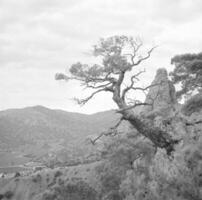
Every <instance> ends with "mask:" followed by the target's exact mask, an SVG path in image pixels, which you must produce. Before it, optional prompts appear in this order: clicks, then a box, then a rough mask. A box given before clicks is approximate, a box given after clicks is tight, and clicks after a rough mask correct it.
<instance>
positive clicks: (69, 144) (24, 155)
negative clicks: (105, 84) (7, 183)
mask: <svg viewBox="0 0 202 200" xmlns="http://www.w3.org/2000/svg"><path fill="white" fill-rule="evenodd" d="M118 118H119V115H117V114H115V112H114V111H106V112H100V113H96V114H93V115H85V114H79V113H71V112H66V111H62V110H51V109H48V108H45V107H42V106H35V107H27V108H24V109H10V110H5V111H1V112H0V156H1V160H0V167H3V168H0V172H1V171H2V172H4V171H5V167H7V166H16V165H17V166H18V165H20V164H21V165H22V164H26V163H27V162H30V161H34V162H36V161H37V162H40V163H41V162H49V160H50V159H53V158H54V157H59V158H60V160H61V159H62V160H65V161H66V160H69V159H70V157H74V156H77V157H79V156H81V155H83V153H84V152H83V150H82V149H84V148H85V142H86V139H87V137H88V136H92V135H98V134H100V132H102V131H103V130H105V129H108V128H109V127H110V126H112V125H113V124H114V123H116V121H117V119H118ZM78 144H79V145H78ZM86 151H88V149H86ZM67 155H68V156H67ZM44 160H45V161H44ZM14 169H15V168H14ZM6 171H7V170H6ZM9 171H10V170H9Z"/></svg>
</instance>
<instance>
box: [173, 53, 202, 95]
mask: <svg viewBox="0 0 202 200" xmlns="http://www.w3.org/2000/svg"><path fill="white" fill-rule="evenodd" d="M171 64H174V65H175V68H174V70H173V71H172V72H171V73H170V75H171V78H172V81H173V83H174V84H178V83H180V84H181V89H180V90H179V91H177V94H176V95H177V97H178V98H179V99H180V98H181V97H182V96H183V95H185V96H187V95H191V94H192V93H193V92H194V91H197V92H201V89H202V53H198V54H182V55H177V56H175V57H173V58H172V59H171Z"/></svg>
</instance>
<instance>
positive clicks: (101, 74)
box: [56, 36, 177, 154]
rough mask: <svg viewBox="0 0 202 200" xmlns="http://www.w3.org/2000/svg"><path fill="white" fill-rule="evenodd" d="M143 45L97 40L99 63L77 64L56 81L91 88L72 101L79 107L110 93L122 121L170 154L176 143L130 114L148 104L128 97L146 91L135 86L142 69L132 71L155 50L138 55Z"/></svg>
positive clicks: (95, 49) (95, 52) (129, 40)
mask: <svg viewBox="0 0 202 200" xmlns="http://www.w3.org/2000/svg"><path fill="white" fill-rule="evenodd" d="M142 47H143V43H142V41H141V40H140V39H138V38H137V39H134V38H132V37H127V36H113V37H109V38H106V39H100V41H99V43H98V44H97V45H95V46H94V47H93V55H94V56H96V57H99V58H101V60H102V63H101V64H94V65H92V66H89V65H87V64H82V63H80V62H78V63H76V64H73V65H72V66H71V67H70V70H69V71H70V73H71V76H68V75H65V74H61V73H58V74H56V80H67V81H68V80H77V81H80V82H81V84H82V86H84V87H86V88H88V89H92V90H93V91H92V93H91V95H90V96H88V97H86V98H84V99H75V100H76V101H77V103H78V104H81V105H84V104H85V103H87V102H88V101H89V100H90V99H92V98H93V97H94V96H95V95H96V94H98V93H101V92H110V93H111V94H112V99H113V101H114V102H115V103H116V104H117V106H118V108H119V110H118V112H119V113H121V114H122V119H124V120H127V121H129V122H130V123H131V125H132V126H133V127H135V128H136V129H137V130H138V131H139V132H140V133H141V134H142V135H144V136H145V137H147V138H149V139H150V140H151V141H152V142H153V144H154V145H155V146H156V147H159V148H164V149H166V151H167V153H168V154H170V153H171V152H172V151H173V150H174V145H175V143H176V142H177V141H175V140H173V139H172V138H171V137H170V135H169V134H168V133H167V132H165V131H162V130H161V129H160V128H158V127H154V126H151V124H148V122H147V121H146V120H145V119H143V118H140V117H139V116H138V115H136V114H135V113H134V112H133V110H132V109H133V108H135V107H136V106H140V105H149V104H148V103H144V102H141V101H139V100H134V101H133V102H132V103H131V101H129V100H128V94H130V93H133V92H136V91H142V92H145V91H147V90H148V89H149V88H150V87H155V86H157V85H159V84H162V83H159V84H155V85H150V86H148V87H145V88H143V87H137V85H136V83H137V81H139V76H140V75H141V74H142V73H143V72H144V70H140V71H138V72H137V71H136V72H135V69H136V67H137V66H138V65H140V64H141V63H142V62H144V61H145V60H147V59H148V58H149V57H150V56H151V53H152V52H153V50H154V49H155V48H156V47H152V48H151V49H149V50H148V51H147V52H146V53H141V51H140V50H141V48H142ZM126 76H129V77H130V82H129V84H126V82H125V79H126Z"/></svg>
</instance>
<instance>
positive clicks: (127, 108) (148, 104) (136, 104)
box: [116, 103, 152, 113]
mask: <svg viewBox="0 0 202 200" xmlns="http://www.w3.org/2000/svg"><path fill="white" fill-rule="evenodd" d="M137 106H152V104H150V103H135V104H134V105H131V106H128V107H125V108H123V109H120V110H117V111H116V112H117V113H123V112H124V111H126V110H130V109H133V108H135V107H137Z"/></svg>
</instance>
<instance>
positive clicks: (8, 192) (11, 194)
mask: <svg viewBox="0 0 202 200" xmlns="http://www.w3.org/2000/svg"><path fill="white" fill-rule="evenodd" d="M13 195H14V194H13V192H12V191H7V192H6V193H4V197H5V198H7V199H11V198H12V197H13Z"/></svg>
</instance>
